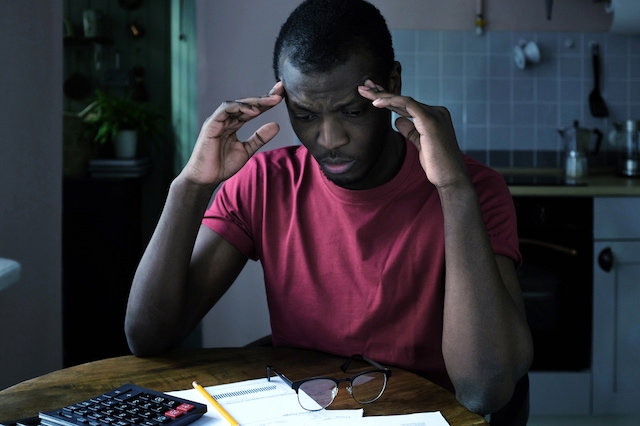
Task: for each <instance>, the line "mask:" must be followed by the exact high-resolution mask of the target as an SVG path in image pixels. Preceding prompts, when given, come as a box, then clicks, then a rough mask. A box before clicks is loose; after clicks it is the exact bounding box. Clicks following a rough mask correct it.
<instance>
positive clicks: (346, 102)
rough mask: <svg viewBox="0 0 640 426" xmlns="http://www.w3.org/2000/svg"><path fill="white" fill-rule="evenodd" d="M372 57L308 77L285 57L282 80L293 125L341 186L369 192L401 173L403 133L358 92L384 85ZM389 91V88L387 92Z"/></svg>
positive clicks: (308, 147)
mask: <svg viewBox="0 0 640 426" xmlns="http://www.w3.org/2000/svg"><path fill="white" fill-rule="evenodd" d="M370 62H371V61H368V60H367V59H366V58H364V57H363V56H361V55H354V56H352V58H351V59H349V60H348V61H347V62H346V63H345V64H343V65H339V66H338V67H336V68H335V69H333V70H331V71H329V72H323V73H307V74H303V73H302V72H300V71H299V70H298V69H297V68H296V67H295V66H293V65H291V63H290V62H289V61H288V60H287V59H286V58H285V59H284V61H283V63H282V66H281V78H282V82H283V84H284V88H285V91H286V95H285V99H286V104H287V109H288V112H289V117H290V120H291V125H292V127H293V130H294V132H295V133H296V135H297V136H298V138H299V139H300V142H302V144H303V145H304V146H305V147H306V148H307V149H308V150H309V152H310V153H311V155H313V157H314V158H315V159H316V160H317V161H318V163H319V164H320V167H321V168H322V170H323V172H324V174H325V175H326V176H327V178H329V179H330V180H331V181H333V182H334V183H335V184H337V185H339V186H342V187H344V188H349V189H368V188H373V187H375V186H379V185H381V184H382V183H385V182H387V181H388V180H389V179H391V177H393V175H395V173H396V172H397V166H398V158H397V157H398V155H397V148H398V147H397V145H396V146H392V145H393V142H396V143H397V142H398V136H399V135H398V134H397V133H396V132H394V131H393V128H392V127H391V114H390V112H389V111H388V110H386V109H379V108H376V107H374V106H372V105H371V101H369V100H368V99H365V98H363V97H362V96H360V94H359V93H358V90H357V88H358V86H359V85H362V84H364V82H365V80H366V79H367V78H370V79H372V80H373V81H374V82H375V83H377V84H380V85H383V86H384V85H387V84H389V81H379V77H377V76H376V75H374V73H373V67H372V65H371V63H370ZM385 89H388V88H387V87H385Z"/></svg>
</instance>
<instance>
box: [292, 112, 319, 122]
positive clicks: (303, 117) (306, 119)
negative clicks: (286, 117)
mask: <svg viewBox="0 0 640 426" xmlns="http://www.w3.org/2000/svg"><path fill="white" fill-rule="evenodd" d="M295 117H296V120H298V121H302V122H304V123H307V122H309V121H312V120H313V119H314V118H316V116H315V115H313V114H296V116H295Z"/></svg>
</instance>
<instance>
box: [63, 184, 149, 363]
mask: <svg viewBox="0 0 640 426" xmlns="http://www.w3.org/2000/svg"><path fill="white" fill-rule="evenodd" d="M63 188H64V191H63V255H62V257H63V333H64V337H63V341H64V344H63V348H64V359H63V363H64V366H65V367H70V366H73V365H77V364H81V363H84V362H89V361H95V360H98V359H103V358H109V357H114V356H120V355H128V354H130V352H129V347H128V345H127V340H126V338H125V335H124V317H125V310H126V305H127V298H128V295H129V288H130V285H131V280H132V279H133V274H134V273H135V269H136V266H137V263H138V261H139V259H140V256H141V255H142V251H143V244H142V205H141V198H142V180H141V179H89V178H65V179H64V186H63Z"/></svg>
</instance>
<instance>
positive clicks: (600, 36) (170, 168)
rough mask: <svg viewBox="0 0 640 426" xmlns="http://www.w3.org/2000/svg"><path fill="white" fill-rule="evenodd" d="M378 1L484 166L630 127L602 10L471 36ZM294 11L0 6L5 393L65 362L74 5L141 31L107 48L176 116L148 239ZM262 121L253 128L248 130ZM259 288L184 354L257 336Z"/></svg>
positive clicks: (206, 326)
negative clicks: (66, 171)
mask: <svg viewBox="0 0 640 426" xmlns="http://www.w3.org/2000/svg"><path fill="white" fill-rule="evenodd" d="M373 3H374V4H376V5H377V6H378V7H379V8H380V9H381V10H382V12H383V14H384V15H385V16H386V17H387V19H388V21H389V25H390V27H391V28H392V30H393V34H394V38H395V45H396V50H397V53H398V58H399V60H401V61H402V63H403V66H404V74H403V77H404V88H405V90H404V91H405V93H407V94H410V95H412V96H415V97H416V98H417V99H419V100H421V101H424V102H428V103H436V104H444V105H446V106H447V107H448V108H449V109H450V110H451V112H452V114H453V119H454V123H455V125H456V129H457V132H458V138H459V141H460V144H461V147H462V148H463V150H465V151H467V152H469V153H470V154H472V155H473V156H474V157H478V158H480V159H481V160H483V161H486V162H487V163H488V164H490V165H492V166H496V167H504V166H526V167H548V166H552V167H559V166H560V164H559V159H560V157H559V155H560V151H561V150H562V146H561V143H560V138H559V136H558V134H557V129H558V128H559V127H564V126H568V125H570V124H571V123H572V121H573V120H579V121H580V123H581V124H582V125H584V126H588V127H599V128H600V129H601V130H602V131H603V132H605V134H606V133H608V131H610V130H611V129H612V123H613V122H614V121H616V120H620V121H622V120H624V119H627V118H635V119H640V99H639V96H640V87H639V86H640V74H639V73H640V56H639V55H640V36H638V35H622V34H610V33H609V28H610V26H611V20H612V16H611V14H608V13H606V12H605V11H604V5H603V4H602V3H598V2H594V1H592V0H556V1H555V3H554V8H553V16H552V19H551V20H548V19H547V16H546V10H545V2H544V1H543V0H535V1H534V0H518V1H515V0H485V1H484V8H485V9H484V11H485V18H486V20H487V26H486V28H485V33H484V35H482V36H478V35H476V33H475V15H476V5H477V1H476V0H457V1H441V0H401V1H391V0H374V1H373ZM297 4H298V0H270V1H269V2H265V1H263V0H244V1H242V2H238V1H236V0H215V1H214V0H194V1H188V0H172V1H171V2H163V3H161V6H158V4H157V3H154V4H153V5H152V4H151V2H149V1H147V2H142V6H141V8H140V9H139V10H137V11H133V12H127V13H124V12H121V11H120V10H119V8H118V5H117V2H114V1H107V0H66V1H63V0H51V1H50V2H40V1H39V0H24V1H22V2H0V34H1V36H0V52H1V53H0V58H2V59H3V63H4V64H10V65H11V66H3V67H1V68H0V84H1V85H2V87H3V92H4V96H3V97H2V98H0V117H2V118H1V119H0V134H1V135H2V142H1V149H2V153H1V155H0V197H1V198H0V200H1V202H0V256H2V257H8V258H12V259H16V260H18V261H20V262H21V264H22V277H21V279H20V281H19V283H18V284H16V285H14V286H13V287H12V288H9V289H6V290H4V291H3V292H2V294H0V325H1V326H2V327H3V329H4V330H5V331H6V332H7V334H8V335H10V338H7V339H5V342H4V343H3V344H2V345H0V363H1V364H2V365H3V366H4V369H3V373H2V374H1V375H0V388H3V387H6V386H9V385H11V384H13V383H16V382H18V381H21V380H24V379H27V378H30V377H33V376H36V375H39V374H44V373H46V372H49V371H52V370H55V369H58V368H60V367H62V365H63V355H62V352H63V330H62V311H63V309H62V305H63V300H62V290H61V289H62V266H61V264H62V259H61V258H62V256H63V253H61V251H62V250H61V248H62V239H63V238H62V237H63V230H62V225H61V224H62V215H63V205H62V180H63V179H62V176H63V130H64V129H63V127H64V126H63V119H62V117H63V115H64V114H63V112H64V111H68V110H71V111H78V110H79V109H80V108H81V105H77V104H73V103H70V102H69V101H68V99H66V98H65V97H64V95H63V92H62V87H63V80H64V79H65V78H66V77H68V75H69V73H70V72H72V70H73V65H72V62H71V60H70V58H68V54H69V50H68V49H67V48H65V47H64V46H63V42H62V37H61V35H62V34H63V31H62V27H63V26H62V22H63V20H64V18H71V19H72V20H74V21H75V22H78V21H79V20H80V19H81V17H80V16H78V15H77V14H75V12H73V13H72V12H71V9H74V10H75V9H80V10H81V9H89V8H96V9H98V8H99V9H102V10H103V12H105V13H106V14H111V13H113V15H115V16H116V18H117V19H118V20H117V21H116V23H118V24H125V23H126V22H128V21H129V20H134V19H141V20H142V22H143V23H144V24H146V28H147V34H146V36H145V37H144V38H143V39H141V40H131V39H128V38H126V37H125V35H124V32H122V28H123V26H122V25H121V26H115V27H113V28H114V29H116V31H114V45H112V46H111V47H110V49H112V50H113V49H115V48H116V47H118V46H119V47H120V48H121V51H122V53H123V57H122V65H123V67H124V66H125V65H126V66H127V67H129V66H131V65H132V64H134V63H135V62H137V61H139V62H140V63H141V64H142V65H143V66H144V67H145V69H146V70H147V72H148V74H147V83H148V87H149V90H150V92H151V94H152V98H153V99H154V100H157V101H159V102H161V103H163V107H164V108H165V109H166V110H167V111H169V112H170V113H171V116H172V123H171V129H170V130H169V131H168V132H167V138H168V139H169V141H170V146H171V150H170V151H168V154H167V155H168V156H169V158H164V161H163V162H162V163H161V164H162V167H161V168H158V169H154V173H156V172H160V173H159V174H158V173H156V174H154V175H152V176H150V177H149V178H148V179H146V180H145V181H144V183H143V185H144V188H145V192H144V193H145V194H147V195H144V197H147V198H148V199H146V201H145V200H143V201H144V202H143V204H144V205H145V206H146V207H143V209H142V210H143V218H142V219H141V220H140V221H141V225H140V226H141V227H142V228H143V231H144V232H142V235H143V239H144V238H146V236H147V235H148V232H149V230H150V229H152V228H153V225H154V224H155V221H156V219H157V215H158V208H159V206H158V204H160V203H159V202H158V200H161V199H162V197H163V196H164V194H165V193H166V188H167V184H168V180H169V179H170V176H173V175H174V174H175V173H176V172H177V171H178V170H179V168H180V167H181V165H182V164H184V161H186V158H187V157H188V154H189V152H190V149H191V146H192V144H193V142H194V141H195V137H196V136H197V133H198V130H199V127H200V124H201V123H202V122H203V120H204V119H205V118H206V117H207V116H208V115H209V114H210V113H211V112H212V111H213V110H214V109H215V108H216V107H217V106H218V105H219V103H220V102H221V101H222V100H224V99H232V98H238V97H242V96H250V95H256V94H260V93H266V92H267V91H268V90H269V88H270V87H271V86H272V85H273V75H272V72H271V69H270V63H271V51H272V44H273V40H274V39H275V35H276V33H277V31H278V28H279V25H281V23H282V22H283V21H284V19H285V18H286V16H287V15H288V14H289V12H290V11H291V10H292V9H293V8H294V7H295V6H296V5H297ZM70 5H73V8H71V7H70ZM196 11H197V13H196ZM67 13H69V15H72V16H68V15H67ZM118 28H119V29H120V31H121V32H119V33H118V32H117V31H118ZM521 39H523V40H526V41H531V40H534V41H536V42H537V43H538V45H539V46H540V50H541V55H542V59H541V62H540V63H539V64H533V65H529V66H527V67H526V68H525V69H524V70H520V69H518V68H516V66H515V64H514V62H513V57H512V52H513V48H514V46H515V45H516V44H517V43H518V42H519V41H520V40H521ZM593 41H596V42H598V43H599V44H600V46H601V53H602V58H601V60H602V67H603V73H602V82H601V83H602V93H603V96H604V98H605V100H606V101H607V104H608V106H609V108H610V111H611V117H610V118H607V119H594V118H592V117H591V116H590V114H589V109H588V104H587V98H588V94H589V92H590V91H591V89H592V87H593V79H592V68H591V56H590V44H591V42H593ZM196 52H197V53H196ZM65 56H67V61H66V62H65ZM109 58H111V57H109ZM106 63H112V62H105V64H106ZM261 120H262V121H272V120H275V121H278V122H280V123H282V124H283V128H282V130H281V134H280V135H279V137H278V141H277V142H276V141H274V142H272V143H271V145H270V146H271V147H275V146H279V145H285V144H289V143H290V142H291V141H294V140H295V137H294V135H293V133H292V131H291V130H290V128H289V126H287V125H286V123H287V121H288V118H287V114H286V112H285V111H284V109H283V108H280V109H277V110H272V111H270V112H269V114H267V115H265V117H263V118H261ZM260 124H261V122H259V120H256V122H255V123H251V125H252V126H253V125H255V126H254V127H252V129H254V128H257V127H258V126H259V125H260ZM251 131H253V130H251V129H250V130H248V132H251ZM171 157H173V158H171ZM606 157H607V156H606V155H604V156H603V157H602V158H603V161H604V160H606ZM7 200H8V201H7ZM89 234H91V233H90V232H87V235H89ZM99 260H101V261H102V262H103V263H105V262H107V263H108V262H109V260H110V258H109V257H104V258H101V259H99ZM261 280H262V278H261V271H260V268H259V265H257V264H255V263H251V264H250V265H248V267H247V268H246V270H245V271H243V273H242V275H241V279H240V281H239V283H238V284H237V285H235V286H233V288H232V289H231V290H230V291H229V292H228V293H227V294H226V295H225V296H224V300H223V301H222V303H220V304H219V305H218V306H216V308H215V309H214V310H213V311H212V312H211V313H210V314H209V315H208V316H207V318H205V320H204V321H203V324H202V329H201V336H196V339H195V340H196V343H195V344H200V343H202V344H203V345H206V346H227V345H238V344H244V343H246V342H248V341H251V340H253V339H255V338H258V337H261V336H262V335H263V334H267V333H268V332H269V324H268V316H267V312H266V308H265V305H264V300H263V293H262V290H261ZM91 284H93V283H92V282H87V285H88V286H90V285H91ZM121 284H122V285H127V284H128V283H126V282H125V283H121ZM248 295H251V296H252V297H247V296H248ZM238 312H252V315H242V314H238ZM115 326H116V327H119V326H120V325H119V324H115ZM110 344H111V342H103V345H104V346H105V347H108V346H109V345H110Z"/></svg>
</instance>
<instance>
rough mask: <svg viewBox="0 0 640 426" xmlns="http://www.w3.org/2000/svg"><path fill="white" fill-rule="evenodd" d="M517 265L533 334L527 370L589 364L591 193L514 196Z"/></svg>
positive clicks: (578, 368) (574, 368)
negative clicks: (530, 357) (516, 227)
mask: <svg viewBox="0 0 640 426" xmlns="http://www.w3.org/2000/svg"><path fill="white" fill-rule="evenodd" d="M514 203H515V207H516V214H517V218H518V236H519V239H520V250H521V252H522V256H523V264H522V266H521V268H519V270H518V277H519V280H520V285H521V287H522V293H523V297H524V303H525V310H526V314H527V320H528V321H529V326H530V328H531V333H532V334H533V342H534V351H535V353H534V360H533V365H532V367H531V371H554V372H559V371H561V372H577V371H584V370H587V369H589V368H590V365H591V330H592V320H591V318H592V300H593V296H592V294H593V198H591V197H553V196H514Z"/></svg>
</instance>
